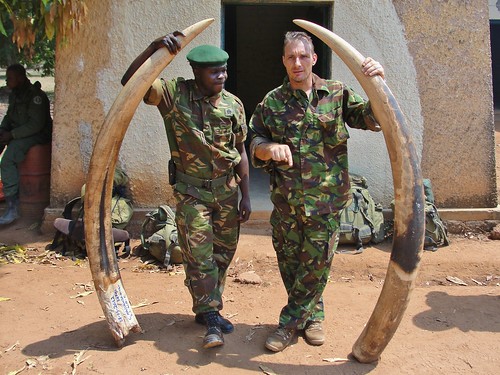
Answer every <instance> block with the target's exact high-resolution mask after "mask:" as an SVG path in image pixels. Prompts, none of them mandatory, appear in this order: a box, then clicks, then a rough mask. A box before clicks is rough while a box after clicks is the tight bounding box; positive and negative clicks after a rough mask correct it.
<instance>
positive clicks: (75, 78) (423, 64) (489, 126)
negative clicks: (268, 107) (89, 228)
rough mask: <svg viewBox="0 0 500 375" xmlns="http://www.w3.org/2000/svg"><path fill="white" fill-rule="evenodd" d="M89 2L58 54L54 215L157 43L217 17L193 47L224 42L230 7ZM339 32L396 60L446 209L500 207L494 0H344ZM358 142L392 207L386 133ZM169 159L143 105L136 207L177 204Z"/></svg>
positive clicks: (176, 70) (134, 167)
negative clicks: (124, 88)
mask: <svg viewBox="0 0 500 375" xmlns="http://www.w3.org/2000/svg"><path fill="white" fill-rule="evenodd" d="M247 3H248V1H247ZM282 3H286V2H282ZM179 4H181V5H179ZM417 4H418V5H417ZM471 4H473V5H471ZM87 5H88V9H89V17H88V20H87V22H86V23H85V24H84V25H83V27H82V28H81V30H80V32H79V33H78V34H77V35H76V36H75V38H73V40H72V41H71V43H70V44H68V45H66V46H65V47H62V48H59V49H58V51H57V62H56V91H55V111H54V142H53V153H52V155H53V166H52V186H51V189H52V190H51V207H50V208H49V211H50V210H59V209H61V208H62V206H63V205H64V203H66V202H67V201H68V200H69V199H70V198H72V197H74V196H76V195H78V194H79V191H80V187H81V185H82V184H83V183H84V181H85V176H86V173H87V169H88V165H89V161H90V157H91V154H92V146H93V142H94V141H95V139H96V137H97V134H98V132H99V129H100V127H101V125H102V123H103V121H104V118H105V116H106V113H107V112H108V110H109V108H110V107H111V105H112V104H113V100H114V98H116V96H117V94H118V93H119V91H120V89H121V85H120V83H119V81H120V79H121V76H122V74H123V72H124V71H125V70H126V68H127V67H128V65H129V64H130V62H131V61H132V60H133V59H134V58H135V57H136V56H137V55H138V54H139V53H140V52H141V51H142V50H143V49H144V48H145V47H146V46H147V45H148V43H150V42H151V41H152V40H153V39H154V38H156V37H158V36H160V35H161V34H165V33H168V32H171V31H173V30H174V29H175V28H185V27H187V26H189V25H191V24H193V23H195V22H197V21H199V20H201V19H205V18H215V22H214V23H213V24H212V25H211V26H210V27H209V28H208V29H207V30H205V31H204V32H203V33H202V34H201V35H200V36H198V37H197V38H196V39H195V40H194V41H193V42H192V43H191V45H190V46H189V47H190V48H192V47H194V46H196V45H198V44H204V43H213V44H220V43H221V27H222V26H221V25H222V23H221V8H220V1H218V0H204V1H197V0H184V1H183V2H181V3H178V2H173V1H146V0H138V1H132V2H123V1H119V0H112V1H99V0H88V1H87ZM333 25H334V31H335V32H337V33H338V34H339V35H340V36H342V37H344V38H345V39H346V40H348V41H349V42H350V43H351V44H353V46H355V47H356V48H357V49H358V50H359V51H360V52H362V53H363V54H365V55H370V56H373V57H374V58H376V59H378V60H379V61H381V62H382V63H383V64H384V66H385V68H386V71H387V82H388V85H389V87H391V90H392V91H393V92H394V93H395V96H396V98H397V99H398V101H399V104H400V105H401V108H402V109H403V111H404V113H405V115H406V117H407V121H408V124H409V127H410V129H411V132H412V135H413V140H414V142H415V144H416V147H417V149H418V151H419V154H420V155H421V158H422V168H423V172H424V176H426V177H430V178H431V179H432V182H433V186H434V191H435V195H436V197H437V199H438V205H440V206H443V207H494V206H496V204H497V202H496V185H495V167H494V166H495V160H494V140H493V131H494V126H493V111H492V93H491V67H490V65H491V62H490V50H489V26H488V5H487V2H484V4H483V2H463V1H459V0H453V1H445V2H441V1H440V2H436V1H431V0H426V1H422V2H408V1H403V0H394V1H392V2H390V1H380V2H379V1H377V2H374V1H371V0H358V1H346V0H338V1H336V2H335V6H334V18H333ZM249 32H252V30H249ZM190 48H187V49H186V50H185V51H182V52H181V53H180V55H179V56H178V57H176V58H175V60H174V61H173V62H172V64H171V65H170V66H169V67H168V68H167V69H166V71H165V72H164V73H163V74H162V76H164V77H166V78H169V77H174V76H184V77H186V78H190V77H191V75H192V74H191V69H190V68H189V65H188V64H187V63H186V59H185V54H186V53H187V51H188V50H189V49H190ZM332 70H333V75H334V78H338V79H340V80H342V81H345V82H348V83H352V84H353V86H354V87H355V88H356V89H357V91H360V92H362V91H361V89H359V90H358V88H357V83H356V82H355V80H354V78H353V77H352V75H350V73H349V72H348V71H346V69H345V67H344V66H343V64H342V63H341V62H339V61H337V60H335V59H333V68H332ZM358 133H362V134H358ZM349 142H350V145H349V147H350V165H351V167H352V169H353V170H354V171H355V172H359V173H362V174H365V175H367V177H369V181H370V185H371V186H373V190H374V195H375V197H376V198H377V200H379V201H382V202H383V203H384V205H385V206H386V207H387V206H388V203H389V202H390V200H391V199H392V177H391V171H390V165H389V162H388V156H387V152H386V150H385V144H384V140H383V136H382V135H381V134H365V132H353V134H352V139H351V140H350V141H349ZM367 160H368V162H367ZM167 161H168V147H167V141H166V136H165V133H164V130H163V128H162V122H161V119H160V115H159V113H158V111H157V109H156V108H154V107H149V106H146V105H144V104H141V105H140V106H139V108H138V110H137V112H136V115H135V117H134V119H133V121H132V123H131V124H130V127H129V129H128V131H127V134H126V136H125V139H124V142H123V145H122V148H121V151H120V157H119V164H120V165H121V166H122V167H123V168H124V169H125V170H126V171H127V173H128V174H129V176H130V177H131V195H132V199H133V202H134V205H135V207H136V208H140V207H154V206H156V205H158V204H160V203H165V201H166V200H169V201H171V188H170V187H169V186H168V183H167Z"/></svg>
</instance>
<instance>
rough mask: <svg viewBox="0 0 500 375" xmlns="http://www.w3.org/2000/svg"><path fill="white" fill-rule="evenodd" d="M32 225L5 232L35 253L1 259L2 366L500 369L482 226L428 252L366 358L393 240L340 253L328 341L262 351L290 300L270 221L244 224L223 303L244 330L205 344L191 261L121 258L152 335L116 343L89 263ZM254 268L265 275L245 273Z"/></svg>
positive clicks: (148, 370)
mask: <svg viewBox="0 0 500 375" xmlns="http://www.w3.org/2000/svg"><path fill="white" fill-rule="evenodd" d="M29 225H30V223H27V222H19V223H17V224H15V225H13V226H10V227H8V228H4V229H0V239H1V241H3V242H8V243H9V244H14V243H19V244H20V245H23V246H25V247H26V248H27V253H26V254H27V256H28V259H27V261H26V262H22V263H19V264H6V265H2V266H0V297H2V298H1V302H0V316H1V319H0V332H2V334H1V335H0V372H1V373H3V374H17V373H18V372H16V371H19V372H21V373H26V374H30V373H31V374H75V373H76V374H121V373H123V372H124V370H125V371H126V372H127V373H128V374H220V373H224V372H226V373H228V374H250V373H264V374H327V373H328V374H367V373H370V374H438V373H443V374H481V375H483V374H497V373H498V369H499V368H500V355H499V352H498V343H499V337H500V335H499V333H500V314H499V312H500V250H499V242H498V241H492V240H488V238H487V237H486V236H484V235H475V234H471V233H470V234H468V235H461V236H458V235H454V236H452V238H451V245H450V246H449V247H443V248H440V249H439V250H438V251H436V252H424V254H423V256H422V262H421V267H420V272H419V276H418V279H417V283H416V288H415V290H414V291H413V294H412V299H411V301H410V304H409V306H408V309H407V310H406V313H405V316H404V318H403V320H402V322H401V324H400V326H399V329H398V331H397V332H396V334H395V335H394V337H393V339H392V341H391V342H390V343H389V345H388V346H387V348H386V349H385V351H384V352H383V353H382V357H381V359H380V361H379V362H378V363H374V364H360V363H358V362H356V361H355V360H353V359H352V358H351V357H350V352H351V348H352V345H353V343H354V342H355V341H356V339H357V337H358V336H359V335H360V333H361V331H362V329H363V326H364V324H366V322H367V321H368V318H369V316H370V314H371V312H372V310H373V307H374V306H375V304H376V301H377V298H378V296H379V294H380V291H381V288H382V285H383V281H384V276H385V270H386V268H387V264H388V260H389V256H390V250H391V243H390V241H387V242H385V243H383V244H382V245H380V246H379V245H377V246H376V247H369V248H366V250H365V251H364V252H363V253H362V254H358V255H348V254H337V255H335V259H334V263H333V269H332V274H331V278H330V283H329V284H330V285H328V287H327V289H326V291H325V294H324V299H325V304H326V312H327V319H326V321H325V324H324V327H325V330H326V334H327V342H326V343H325V345H323V346H321V347H313V346H309V345H308V344H307V343H306V342H305V340H304V338H303V337H299V338H298V340H297V342H296V343H294V344H293V346H291V347H289V348H287V349H286V350H285V351H283V352H281V353H271V352H268V351H267V350H266V349H265V348H264V341H265V339H266V337H267V335H268V334H269V333H270V332H271V331H272V330H273V328H274V327H275V325H276V323H277V318H278V314H279V311H280V309H281V307H282V306H283V304H284V303H285V300H286V295H285V292H284V288H283V286H282V284H281V279H280V277H279V273H278V270H277V265H276V261H275V257H274V252H273V249H272V245H271V240H270V235H269V230H268V228H267V226H258V227H256V226H251V225H246V226H244V227H243V230H242V236H241V240H240V244H239V246H238V251H237V255H236V257H235V261H234V263H233V266H232V267H231V270H230V276H229V277H228V280H227V287H226V291H225V293H224V295H225V307H224V309H223V311H222V313H223V315H224V316H226V317H228V318H230V319H231V320H232V321H233V323H234V324H235V331H234V332H233V333H232V334H229V335H225V340H226V343H225V345H224V346H223V347H221V348H216V349H203V348H202V347H201V343H202V336H203V334H204V328H203V327H202V326H199V325H197V324H196V323H195V322H194V320H193V313H192V312H191V301H190V297H189V294H188V293H187V290H186V288H185V287H184V285H183V280H184V274H183V272H182V269H179V268H177V269H173V270H171V271H169V272H167V271H166V270H160V269H159V268H157V267H155V266H151V265H149V266H148V265H146V264H145V263H144V262H142V261H141V259H140V258H129V259H120V260H119V267H120V272H121V276H122V280H123V283H124V287H125V289H126V292H127V295H128V297H129V300H130V302H131V304H132V305H134V306H135V308H134V312H135V314H136V316H137V319H138V321H139V323H140V325H141V327H142V329H143V330H144V332H143V333H131V334H130V335H129V336H128V337H127V339H126V343H125V346H124V347H122V348H121V349H118V348H116V347H115V344H114V341H113V339H112V336H111V333H110V332H109V330H108V327H107V323H106V322H105V320H104V318H103V312H102V310H101V307H100V305H99V302H98V299H97V296H96V294H95V293H94V286H93V283H92V279H91V273H90V268H89V265H88V262H87V261H86V260H85V261H73V260H71V259H69V258H65V257H61V256H58V255H57V254H56V253H54V252H47V251H46V250H45V246H46V245H47V243H49V242H50V240H51V238H50V236H48V235H45V236H43V235H40V234H37V233H36V230H30V228H29ZM1 241H0V242H1ZM135 245H138V241H137V240H135V241H134V242H133V246H135ZM248 271H250V272H254V273H255V274H257V275H258V276H259V277H260V278H261V280H262V283H260V284H246V283H241V282H238V281H237V280H238V276H239V275H241V274H242V273H243V272H248ZM461 281H462V282H463V284H466V285H461V284H462V282H461ZM87 292H91V293H87ZM3 299H7V300H3Z"/></svg>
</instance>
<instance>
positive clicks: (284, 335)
mask: <svg viewBox="0 0 500 375" xmlns="http://www.w3.org/2000/svg"><path fill="white" fill-rule="evenodd" d="M296 331H297V330H296V329H295V328H285V327H283V326H278V328H277V329H276V331H274V332H273V333H272V334H270V335H269V337H268V338H267V340H266V348H267V349H269V350H271V351H273V352H281V351H282V350H283V349H285V348H286V347H287V346H288V345H290V343H291V342H292V340H293V339H294V337H295V332H296Z"/></svg>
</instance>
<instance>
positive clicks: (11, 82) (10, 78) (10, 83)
mask: <svg viewBox="0 0 500 375" xmlns="http://www.w3.org/2000/svg"><path fill="white" fill-rule="evenodd" d="M22 78H23V77H20V76H19V75H18V74H17V73H16V72H14V71H12V70H8V71H7V78H6V82H7V87H8V88H9V89H11V90H13V89H15V88H16V87H19V86H20V85H21V84H22V83H23V79H22Z"/></svg>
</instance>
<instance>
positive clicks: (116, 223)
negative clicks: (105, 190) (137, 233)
mask: <svg viewBox="0 0 500 375" xmlns="http://www.w3.org/2000/svg"><path fill="white" fill-rule="evenodd" d="M127 182H128V176H127V174H126V173H125V172H124V171H123V170H121V169H120V168H118V167H117V168H116V169H115V173H114V176H113V193H112V194H113V196H112V198H111V225H112V227H113V229H112V230H113V238H114V239H116V238H119V240H117V241H116V242H115V250H116V251H117V253H118V250H119V248H120V247H121V244H124V248H123V250H124V253H125V254H127V253H130V239H129V234H128V232H127V231H126V230H124V228H125V227H126V226H127V224H128V223H129V222H130V219H131V218H132V215H133V213H134V209H133V207H132V204H131V203H130V200H129V199H127V198H125V194H126V193H125V192H126V184H127ZM84 197H85V184H84V185H83V186H82V189H81V195H80V196H79V197H76V198H73V199H72V200H70V201H69V202H68V203H66V205H65V207H64V211H63V213H62V218H57V219H56V220H55V221H54V227H55V228H56V233H55V235H54V239H53V240H52V243H50V244H48V245H47V249H48V250H56V249H57V248H59V247H62V249H61V254H62V255H67V254H70V253H71V254H72V255H73V256H74V257H78V258H85V257H86V256H87V251H86V248H85V238H84V228H83V200H84Z"/></svg>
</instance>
